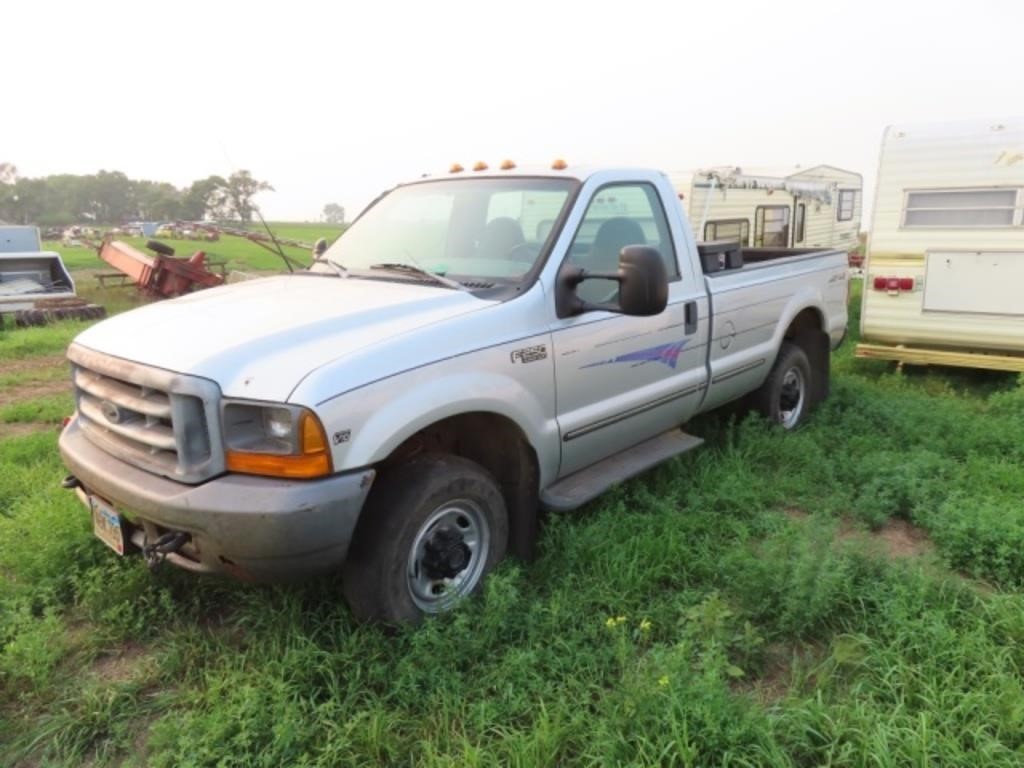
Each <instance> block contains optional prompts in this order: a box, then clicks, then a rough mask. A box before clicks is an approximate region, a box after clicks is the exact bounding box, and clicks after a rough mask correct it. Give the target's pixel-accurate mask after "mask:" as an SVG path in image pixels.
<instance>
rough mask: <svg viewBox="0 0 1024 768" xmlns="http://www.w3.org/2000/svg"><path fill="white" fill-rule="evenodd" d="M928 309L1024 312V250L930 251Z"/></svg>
mask: <svg viewBox="0 0 1024 768" xmlns="http://www.w3.org/2000/svg"><path fill="white" fill-rule="evenodd" d="M925 266H926V271H925V280H924V309H925V311H926V312H974V313H982V314H989V315H992V314H995V315H1024V251H929V252H928V254H927V262H926V265H925Z"/></svg>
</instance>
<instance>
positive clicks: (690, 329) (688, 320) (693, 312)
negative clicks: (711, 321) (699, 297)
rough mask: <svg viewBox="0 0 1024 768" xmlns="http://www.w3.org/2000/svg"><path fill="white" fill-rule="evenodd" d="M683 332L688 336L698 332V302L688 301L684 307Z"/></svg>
mask: <svg viewBox="0 0 1024 768" xmlns="http://www.w3.org/2000/svg"><path fill="white" fill-rule="evenodd" d="M683 320H684V323H685V324H684V326H683V330H684V332H685V333H686V335H687V336H690V335H692V334H694V333H696V332H697V302H696V301H688V302H686V304H685V305H684V306H683Z"/></svg>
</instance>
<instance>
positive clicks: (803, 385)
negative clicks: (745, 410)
mask: <svg viewBox="0 0 1024 768" xmlns="http://www.w3.org/2000/svg"><path fill="white" fill-rule="evenodd" d="M811 381H812V379H811V363H810V361H809V360H808V359H807V353H806V352H804V351H803V349H801V348H800V347H798V346H797V345H796V344H791V343H789V342H788V341H784V342H783V343H782V347H781V348H780V349H779V356H778V357H777V358H776V360H775V365H773V366H772V369H771V371H770V372H769V373H768V378H767V379H765V382H764V384H762V385H761V388H760V389H758V390H757V391H756V392H754V394H753V396H752V400H753V405H754V407H755V408H756V409H757V410H758V411H759V412H760V413H761V414H762V415H763V416H765V418H767V419H768V420H769V421H771V422H773V423H775V424H778V425H779V426H781V427H782V428H783V429H786V430H791V429H796V428H797V427H798V426H800V425H801V424H802V423H803V422H804V420H805V419H806V418H807V414H808V412H809V411H810V404H811Z"/></svg>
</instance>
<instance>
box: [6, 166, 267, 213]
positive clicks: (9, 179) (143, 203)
mask: <svg viewBox="0 0 1024 768" xmlns="http://www.w3.org/2000/svg"><path fill="white" fill-rule="evenodd" d="M269 190H273V187H272V186H270V184H269V183H267V182H265V181H260V180H258V179H255V178H253V176H252V174H251V173H249V171H244V170H243V171H236V172H235V173H232V174H231V175H230V176H228V177H227V178H224V177H222V176H207V177H206V178H205V179H199V180H197V181H194V182H192V183H191V184H190V185H189V186H187V187H183V188H179V187H175V186H174V185H173V184H169V183H167V182H161V181H147V180H144V179H130V178H128V177H127V176H126V175H125V174H123V173H121V172H120V171H100V172H99V173H94V174H88V175H84V176H76V175H72V174H57V175H54V176H44V177H40V178H34V179H33V178H26V177H23V176H20V175H19V174H18V169H17V168H16V167H15V166H14V165H12V164H10V163H2V162H0V220H2V221H7V222H9V223H12V224H37V225H42V226H61V225H68V224H82V223H86V222H89V223H94V224H121V223H125V222H129V221H170V220H176V219H181V220H185V221H201V220H203V219H216V220H233V221H241V222H245V223H248V222H250V221H252V218H253V214H254V213H255V212H256V205H255V203H253V197H254V196H255V195H256V194H257V193H259V192H264V191H269Z"/></svg>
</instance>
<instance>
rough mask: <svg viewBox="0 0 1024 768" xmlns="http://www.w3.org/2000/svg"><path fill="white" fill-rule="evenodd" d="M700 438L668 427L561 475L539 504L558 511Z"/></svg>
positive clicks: (584, 500)
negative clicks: (581, 467) (644, 439)
mask: <svg viewBox="0 0 1024 768" xmlns="http://www.w3.org/2000/svg"><path fill="white" fill-rule="evenodd" d="M703 442H704V441H703V440H702V439H701V438H699V437H694V436H693V435H688V434H686V433H685V432H683V431H682V430H681V429H673V430H670V431H669V432H665V433H664V434H661V435H658V436H657V437H652V438H651V439H650V440H647V441H645V442H642V443H640V444H639V445H634V446H633V447H632V448H628V449H626V450H625V451H621V452H620V453H616V454H615V455H614V456H609V457H608V458H607V459H602V460H601V461H599V462H597V463H596V464H591V465H590V466H589V467H585V468H583V469H581V470H579V471H578V472H574V473H573V474H571V475H569V476H568V477H564V478H562V479H561V480H559V481H558V482H557V483H555V484H554V485H552V486H551V487H550V488H548V489H547V490H544V491H541V494H540V504H541V506H542V507H543V508H544V509H548V510H555V511H559V512H561V511H565V510H569V509H575V508H576V507H579V506H581V505H583V504H586V503H587V502H588V501H590V500H591V499H594V498H597V497H598V496H600V495H601V494H602V493H604V492H605V491H606V490H608V489H609V488H611V487H612V486H613V485H615V484H616V483H621V482H625V481H626V480H629V479H630V478H631V477H635V476H636V475H639V474H640V473H641V472H643V471H645V470H647V469H650V468H651V467H655V466H657V465H658V464H661V463H662V462H664V461H668V460H669V459H671V458H672V457H673V456H678V455H679V454H681V453H686V452H687V451H692V450H693V449H694V448H697V447H698V446H700V445H701V444H702V443H703Z"/></svg>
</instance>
